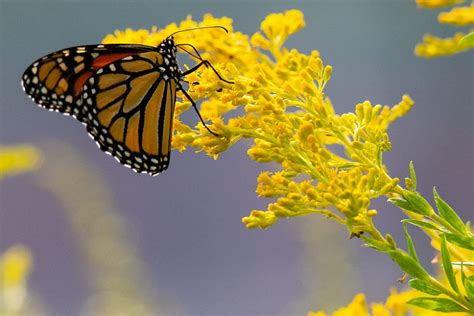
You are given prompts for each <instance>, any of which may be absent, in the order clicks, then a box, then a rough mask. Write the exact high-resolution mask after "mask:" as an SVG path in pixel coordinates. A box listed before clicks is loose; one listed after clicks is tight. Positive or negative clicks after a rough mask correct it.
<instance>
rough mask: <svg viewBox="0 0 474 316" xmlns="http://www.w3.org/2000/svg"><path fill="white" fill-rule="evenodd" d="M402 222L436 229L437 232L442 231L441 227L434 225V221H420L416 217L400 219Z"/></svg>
mask: <svg viewBox="0 0 474 316" xmlns="http://www.w3.org/2000/svg"><path fill="white" fill-rule="evenodd" d="M402 222H403V223H408V224H412V225H415V226H418V227H421V228H427V229H431V230H437V231H439V232H442V230H441V228H439V227H438V226H436V225H435V224H434V223H431V222H428V221H420V220H417V219H404V220H402Z"/></svg>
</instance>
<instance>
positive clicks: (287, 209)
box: [104, 10, 413, 234]
mask: <svg viewBox="0 0 474 316" xmlns="http://www.w3.org/2000/svg"><path fill="white" fill-rule="evenodd" d="M231 22H232V21H231V20H230V19H229V18H221V19H217V18H214V17H212V16H210V15H206V16H205V17H204V20H203V21H202V22H199V23H198V22H194V21H192V20H191V19H190V18H188V19H187V20H185V21H184V22H182V23H181V24H180V25H179V27H177V26H176V25H174V24H172V25H169V26H167V27H165V29H163V30H157V29H156V28H154V29H152V31H151V32H149V31H146V30H138V31H132V30H126V31H125V32H120V31H117V32H115V35H108V36H107V37H106V38H105V39H104V43H112V42H114V43H117V42H128V43H140V44H148V45H157V44H158V43H159V42H160V41H161V40H163V39H164V38H165V37H166V36H167V35H169V34H170V33H172V32H174V31H177V30H182V29H187V28H193V27H198V26H210V25H222V26H224V27H226V28H227V29H229V30H230V31H231V32H229V34H226V33H225V32H222V31H220V30H201V31H198V32H197V31H193V32H185V33H180V34H177V35H176V38H175V41H176V42H177V43H190V44H192V45H194V46H195V47H196V48H197V49H199V50H202V51H203V52H204V54H203V56H205V58H208V59H209V60H210V61H211V63H213V65H214V67H215V68H216V69H217V71H218V72H219V73H220V74H221V75H222V76H223V77H224V78H226V79H229V80H232V81H233V82H234V84H227V83H225V82H223V81H221V80H219V79H218V78H217V77H216V74H215V73H214V72H213V71H212V69H203V70H202V71H198V72H195V73H192V74H190V75H188V76H187V77H186V81H187V82H189V90H188V92H189V94H190V95H191V96H192V97H193V98H194V99H195V100H204V101H203V102H202V103H201V114H202V116H203V117H204V119H205V120H212V124H209V127H210V128H211V129H212V130H213V131H214V132H215V133H216V134H218V135H220V137H215V136H213V135H211V134H210V133H209V132H207V131H206V130H205V129H204V127H203V126H202V124H200V123H199V124H198V125H197V126H196V128H193V127H190V126H187V125H185V124H183V123H182V122H181V121H180V119H179V115H180V114H181V113H182V112H183V111H184V110H186V109H188V108H189V106H190V104H189V102H188V101H186V100H185V99H184V100H182V101H181V102H177V105H176V113H177V115H176V117H175V122H174V135H173V146H174V148H175V149H178V150H180V151H181V150H184V149H186V148H188V147H193V148H196V149H197V150H199V151H205V152H206V153H208V154H209V155H211V156H212V157H214V158H217V157H218V155H219V154H220V153H221V152H223V151H225V150H226V149H227V148H229V147H230V146H232V145H233V144H235V143H236V142H237V141H238V140H240V139H242V138H250V139H253V141H254V144H253V146H252V147H251V148H250V149H249V150H248V155H249V156H250V157H251V158H252V159H254V160H255V161H257V162H261V163H267V162H277V163H278V164H280V165H281V171H278V172H263V173H262V174H261V175H260V176H259V177H258V186H257V193H258V194H259V196H261V197H266V198H272V199H273V198H276V199H277V200H276V202H275V203H270V204H269V206H268V209H267V210H265V211H263V210H254V211H252V212H251V214H250V216H248V217H245V218H244V219H243V220H242V221H243V222H244V224H245V225H246V226H247V227H248V228H256V227H259V228H267V227H269V226H271V225H272V224H274V223H275V222H276V221H277V220H278V219H279V218H287V217H295V216H301V215H306V214H311V213H323V214H325V215H327V216H328V217H330V218H333V219H336V220H338V221H339V222H341V223H345V224H347V225H348V227H349V230H350V231H351V232H352V233H357V234H358V233H360V232H363V231H367V232H369V233H370V232H371V231H372V228H371V227H372V222H371V218H372V217H373V216H375V215H376V214H377V212H376V211H375V210H371V209H369V207H370V201H371V200H372V199H374V198H376V197H378V196H381V195H388V194H390V192H392V191H393V190H394V188H395V187H396V185H397V183H398V179H390V178H389V177H388V176H387V175H386V173H385V169H384V166H383V164H382V160H381V159H382V154H383V152H385V151H388V150H390V146H391V145H390V140H389V136H388V134H387V132H386V131H387V128H388V126H389V125H390V124H391V123H392V122H393V121H394V120H396V119H398V118H399V117H401V116H403V115H405V114H406V113H407V112H408V111H409V110H410V109H411V107H412V106H413V101H412V100H411V99H410V97H408V96H403V98H402V100H401V102H400V103H399V104H397V105H395V106H393V107H389V106H382V105H372V104H371V103H370V102H369V101H365V102H363V103H360V104H357V105H356V107H355V112H354V113H346V114H343V115H337V114H335V111H334V107H333V105H332V103H331V101H330V99H329V98H328V97H327V96H326V95H325V93H324V87H325V86H326V84H327V83H328V82H329V80H330V78H331V75H332V67H331V66H330V65H324V62H323V60H322V58H321V57H320V54H319V52H318V51H312V52H311V53H310V54H309V55H306V54H303V53H301V52H299V51H297V50H296V49H291V50H289V49H287V48H285V47H284V46H283V45H284V42H285V40H286V39H287V38H288V36H290V35H292V34H294V33H295V32H297V31H299V30H300V29H301V28H303V27H304V25H305V22H304V18H303V14H302V13H301V12H300V11H297V10H290V11H287V12H285V13H278V14H271V15H269V16H268V17H267V18H266V19H265V20H264V21H263V22H262V24H261V32H257V33H255V34H254V35H252V36H251V37H250V38H249V37H248V36H246V35H244V34H242V33H239V32H233V31H232V24H231ZM334 146H340V147H341V148H343V149H344V150H345V155H343V154H340V153H338V152H337V151H336V150H334ZM334 209H336V210H337V211H339V215H338V214H336V213H335V211H334ZM341 215H342V216H343V217H345V218H343V217H341Z"/></svg>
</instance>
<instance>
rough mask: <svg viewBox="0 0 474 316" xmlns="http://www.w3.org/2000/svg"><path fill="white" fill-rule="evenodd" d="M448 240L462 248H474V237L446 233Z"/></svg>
mask: <svg viewBox="0 0 474 316" xmlns="http://www.w3.org/2000/svg"><path fill="white" fill-rule="evenodd" d="M445 235H446V240H447V241H449V242H450V243H452V244H454V245H456V246H459V247H461V248H465V249H469V250H474V237H470V236H460V235H455V234H450V233H445Z"/></svg>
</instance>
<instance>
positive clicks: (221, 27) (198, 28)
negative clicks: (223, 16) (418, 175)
mask: <svg viewBox="0 0 474 316" xmlns="http://www.w3.org/2000/svg"><path fill="white" fill-rule="evenodd" d="M204 29H221V30H224V31H225V32H226V33H229V31H228V30H227V29H226V28H225V27H223V26H221V25H212V26H200V27H193V28H191V29H186V30H180V31H176V32H174V33H171V34H170V35H168V36H167V37H166V38H170V37H171V36H173V35H175V34H178V33H182V32H189V31H195V30H204Z"/></svg>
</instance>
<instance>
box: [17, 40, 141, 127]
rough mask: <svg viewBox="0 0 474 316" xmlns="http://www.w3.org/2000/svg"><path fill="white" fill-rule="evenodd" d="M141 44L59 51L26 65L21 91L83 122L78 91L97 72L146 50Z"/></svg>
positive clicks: (40, 102) (75, 48)
mask: <svg viewBox="0 0 474 316" xmlns="http://www.w3.org/2000/svg"><path fill="white" fill-rule="evenodd" d="M149 50H150V47H148V46H141V45H120V44H113V45H87V46H76V47H71V48H67V49H63V50H60V51H57V52H54V53H51V54H49V55H46V56H44V57H43V58H40V59H38V60H37V61H35V62H34V63H33V64H32V65H30V66H29V67H28V68H27V69H26V71H25V72H24V74H23V77H22V85H23V89H24V90H25V92H26V93H27V94H28V95H29V96H30V97H31V98H32V99H33V101H34V102H35V103H37V104H38V105H40V106H42V107H44V108H47V109H49V110H53V111H58V112H61V113H65V114H69V115H73V116H74V117H76V118H77V119H78V120H79V121H82V122H84V117H83V116H82V112H83V111H82V110H81V107H82V100H81V89H82V86H83V85H84V83H85V81H86V80H87V79H88V78H89V77H90V76H91V75H92V74H93V73H94V72H95V71H96V70H98V69H100V68H102V67H103V66H105V65H107V64H109V63H112V62H114V61H115V60H118V59H121V58H124V57H126V56H130V55H133V54H137V53H140V52H143V51H149Z"/></svg>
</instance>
